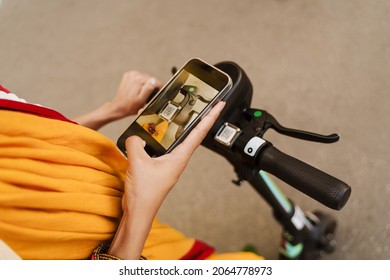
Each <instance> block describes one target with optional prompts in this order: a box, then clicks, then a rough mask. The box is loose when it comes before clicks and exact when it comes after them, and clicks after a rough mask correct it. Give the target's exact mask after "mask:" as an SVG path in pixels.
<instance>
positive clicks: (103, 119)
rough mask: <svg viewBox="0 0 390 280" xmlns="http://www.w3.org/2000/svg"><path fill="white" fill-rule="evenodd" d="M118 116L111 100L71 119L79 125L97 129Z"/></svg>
mask: <svg viewBox="0 0 390 280" xmlns="http://www.w3.org/2000/svg"><path fill="white" fill-rule="evenodd" d="M119 118H120V116H119V115H118V114H116V113H115V111H114V110H113V107H112V104H111V102H107V103H104V104H103V105H102V106H100V107H98V108H97V109H95V110H93V111H91V112H89V113H86V114H84V115H81V116H79V117H77V118H74V119H73V121H75V122H77V123H78V124H79V125H82V126H85V127H88V128H91V129H94V130H98V129H100V128H102V127H103V126H104V125H106V124H108V123H110V122H113V121H116V120H118V119H119Z"/></svg>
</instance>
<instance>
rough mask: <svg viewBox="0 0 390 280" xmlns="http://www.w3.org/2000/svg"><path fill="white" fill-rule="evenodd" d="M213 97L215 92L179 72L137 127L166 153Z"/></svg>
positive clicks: (187, 74) (188, 75) (189, 75)
mask: <svg viewBox="0 0 390 280" xmlns="http://www.w3.org/2000/svg"><path fill="white" fill-rule="evenodd" d="M217 94H218V91H217V90H216V89H215V88H213V87H211V86H210V85H208V84H207V83H205V82H203V81H202V80H200V79H199V78H197V77H195V76H194V75H192V74H190V73H189V72H187V71H185V70H182V71H181V72H180V73H179V75H178V76H176V78H175V79H174V80H173V81H171V83H170V84H169V86H168V87H167V88H166V89H165V90H164V91H163V92H162V93H161V94H160V95H159V97H157V98H156V99H155V100H154V101H153V102H152V103H151V104H150V105H149V106H148V108H146V109H145V111H144V112H143V113H142V115H141V116H139V117H138V119H137V123H138V124H139V125H140V126H141V127H142V128H143V129H144V130H145V131H147V132H148V133H149V134H150V135H151V136H152V137H153V138H154V139H155V140H156V141H157V142H158V143H160V145H161V146H163V147H164V148H165V149H168V148H169V147H170V146H171V145H172V143H173V142H174V141H175V140H176V139H177V138H179V137H180V135H181V134H182V133H183V132H184V130H185V129H186V128H187V127H188V126H189V125H190V124H191V123H192V122H193V121H194V120H195V118H196V117H197V116H198V115H199V114H200V113H201V112H202V110H203V109H204V108H205V107H206V106H207V105H208V104H209V103H210V102H211V101H212V100H213V98H214V97H215V96H216V95H217Z"/></svg>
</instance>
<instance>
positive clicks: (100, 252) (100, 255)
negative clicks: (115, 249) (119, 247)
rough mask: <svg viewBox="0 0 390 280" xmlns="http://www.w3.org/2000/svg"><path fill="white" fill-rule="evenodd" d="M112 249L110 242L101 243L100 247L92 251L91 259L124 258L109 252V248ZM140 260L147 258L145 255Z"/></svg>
mask: <svg viewBox="0 0 390 280" xmlns="http://www.w3.org/2000/svg"><path fill="white" fill-rule="evenodd" d="M109 249H110V245H109V244H105V243H103V244H100V245H99V247H97V248H96V249H95V250H93V252H92V256H91V260H108V261H110V260H122V259H121V258H118V257H116V256H113V255H110V254H107V252H108V250H109ZM140 260H146V258H145V257H144V256H141V257H140Z"/></svg>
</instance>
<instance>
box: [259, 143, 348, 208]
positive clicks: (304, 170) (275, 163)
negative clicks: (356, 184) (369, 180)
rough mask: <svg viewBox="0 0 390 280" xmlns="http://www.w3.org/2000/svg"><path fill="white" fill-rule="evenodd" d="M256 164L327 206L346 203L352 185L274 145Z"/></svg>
mask: <svg viewBox="0 0 390 280" xmlns="http://www.w3.org/2000/svg"><path fill="white" fill-rule="evenodd" d="M259 165H260V166H259V167H260V169H261V170H264V171H267V172H269V173H271V174H273V175H274V176H276V177H278V178H279V179H281V180H283V181H284V182H286V183H287V184H289V185H291V186H292V187H294V188H296V189H297V190H299V191H301V192H303V193H305V194H307V195H308V196H310V197H311V198H313V199H315V200H317V201H319V202H321V203H322V204H324V205H326V206H328V207H329V208H332V209H335V210H340V209H341V208H343V207H344V205H345V204H346V203H347V201H348V199H349V196H350V194H351V187H350V186H348V185H347V184H346V183H344V182H342V181H340V180H339V179H337V178H335V177H333V176H331V175H329V174H327V173H325V172H323V171H321V170H319V169H317V168H315V167H313V166H310V165H308V164H306V163H304V162H302V161H300V160H298V159H296V158H294V157H291V156H289V155H287V154H285V153H283V152H281V151H279V150H278V149H277V148H275V147H274V146H272V145H271V146H268V147H267V148H266V149H265V150H264V151H263V152H262V154H261V155H260V161H259Z"/></svg>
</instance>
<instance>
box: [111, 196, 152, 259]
mask: <svg viewBox="0 0 390 280" xmlns="http://www.w3.org/2000/svg"><path fill="white" fill-rule="evenodd" d="M158 208H159V206H155V207H146V206H145V204H144V203H139V205H138V204H137V202H136V201H133V203H132V204H131V208H130V209H126V211H125V213H124V215H123V217H122V220H121V224H120V225H119V228H118V230H117V233H116V235H115V237H114V240H113V241H112V243H111V246H110V250H109V252H108V253H109V254H110V255H114V256H117V257H119V258H121V259H126V260H138V259H139V258H140V256H141V254H142V250H143V247H144V244H145V241H146V239H147V237H148V235H149V232H150V229H151V227H152V223H153V219H154V218H155V216H156V214H157V211H158Z"/></svg>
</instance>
